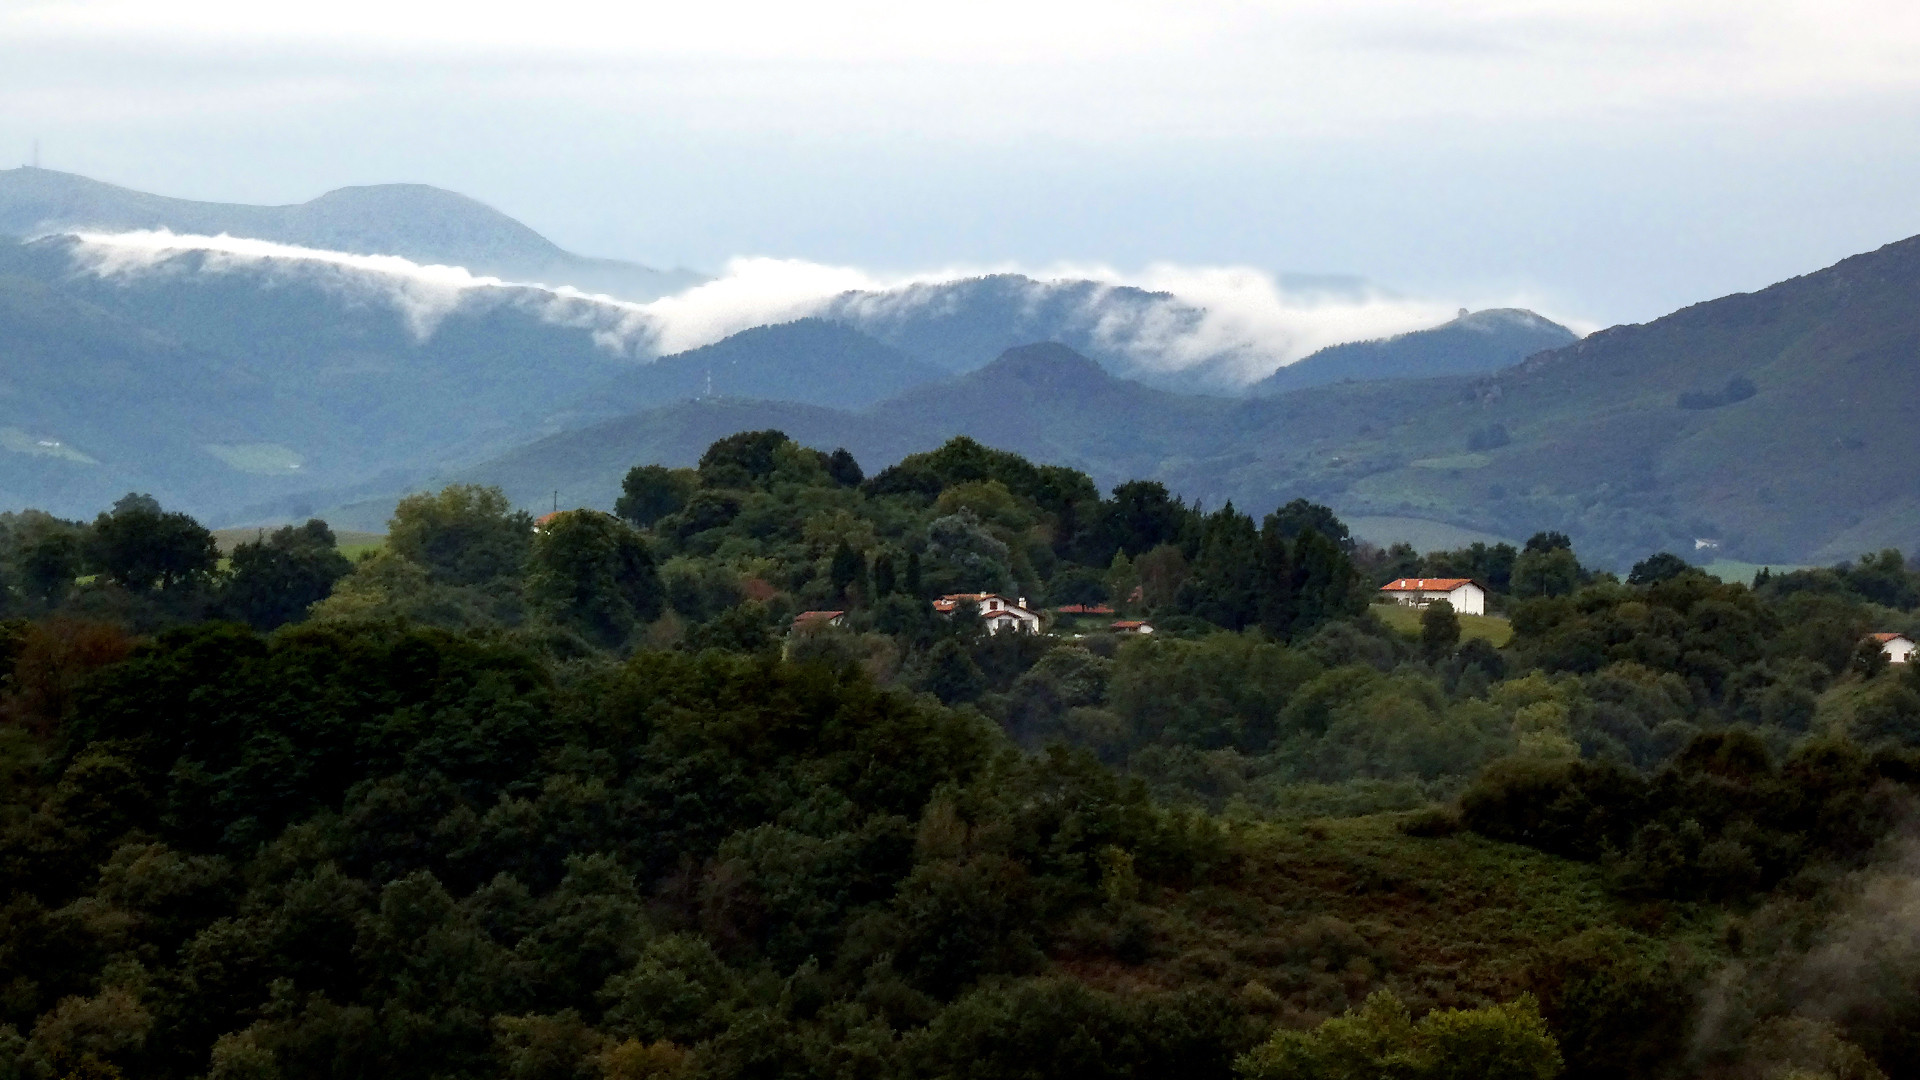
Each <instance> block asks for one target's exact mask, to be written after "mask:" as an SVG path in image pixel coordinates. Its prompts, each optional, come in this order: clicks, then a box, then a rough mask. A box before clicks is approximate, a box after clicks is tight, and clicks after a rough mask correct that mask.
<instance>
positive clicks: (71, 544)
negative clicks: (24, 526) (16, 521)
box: [15, 522, 85, 606]
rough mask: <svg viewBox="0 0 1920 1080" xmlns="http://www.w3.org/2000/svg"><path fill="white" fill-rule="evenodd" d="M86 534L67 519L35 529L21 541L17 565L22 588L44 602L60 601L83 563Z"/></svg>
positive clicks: (16, 570) (30, 595)
mask: <svg viewBox="0 0 1920 1080" xmlns="http://www.w3.org/2000/svg"><path fill="white" fill-rule="evenodd" d="M83 536H84V533H83V532H82V531H81V529H80V527H78V526H73V525H69V524H68V523H66V522H57V523H56V524H55V526H54V527H48V528H41V529H37V530H35V534H34V535H30V536H29V537H28V538H26V539H25V540H24V541H23V542H22V543H21V545H20V551H19V555H18V557H17V562H16V564H15V572H16V574H17V575H18V576H19V581H20V587H21V589H22V590H24V591H25V592H26V594H27V595H28V596H29V597H32V598H33V599H35V600H38V601H40V602H41V603H43V604H47V605H49V606H51V605H54V604H58V603H59V602H60V601H61V600H62V599H63V598H65V596H66V594H67V590H68V589H70V588H72V587H73V579H74V578H75V577H77V576H79V574H80V570H81V567H82V566H83V565H84V558H85V551H84V549H83V547H82V544H81V539H82V537H83Z"/></svg>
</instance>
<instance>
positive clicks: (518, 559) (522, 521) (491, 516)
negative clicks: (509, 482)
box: [387, 484, 533, 585]
mask: <svg viewBox="0 0 1920 1080" xmlns="http://www.w3.org/2000/svg"><path fill="white" fill-rule="evenodd" d="M387 545H388V547H390V548H391V549H392V550H393V551H394V552H395V553H396V554H398V555H400V556H401V557H403V558H406V559H409V560H411V561H412V562H414V563H416V564H418V565H419V566H422V567H424V568H425V569H426V570H427V572H428V573H429V574H430V575H431V576H432V578H433V580H435V581H437V582H441V583H444V584H448V585H485V584H487V583H488V582H491V581H495V580H498V579H500V578H503V577H509V576H516V577H517V576H518V575H519V574H520V573H521V572H522V570H524V568H525V567H526V563H527V554H528V552H530V551H531V550H532V547H533V517H532V515H530V514H528V513H526V512H525V511H523V510H515V509H513V506H512V504H511V503H509V502H508V501H507V497H506V495H505V494H504V493H502V492H501V491H500V489H499V488H489V487H479V486H477V485H472V484H454V485H452V486H449V487H447V488H445V489H443V490H441V491H440V492H439V493H438V494H434V495H429V494H424V493H423V494H418V495H409V496H407V497H406V498H404V499H401V500H400V503H399V505H398V506H396V507H394V511H393V519H392V520H391V521H389V522H388V523H387Z"/></svg>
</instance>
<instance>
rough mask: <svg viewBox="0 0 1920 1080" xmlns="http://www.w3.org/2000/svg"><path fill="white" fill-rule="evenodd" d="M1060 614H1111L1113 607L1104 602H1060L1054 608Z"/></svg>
mask: <svg viewBox="0 0 1920 1080" xmlns="http://www.w3.org/2000/svg"><path fill="white" fill-rule="evenodd" d="M1054 610H1056V611H1058V612H1059V613H1060V614H1062V615H1111V614H1113V609H1112V608H1110V607H1108V606H1107V605H1105V604H1062V605H1061V606H1060V607H1058V608H1055V609H1054Z"/></svg>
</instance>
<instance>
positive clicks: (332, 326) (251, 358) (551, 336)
mask: <svg viewBox="0 0 1920 1080" xmlns="http://www.w3.org/2000/svg"><path fill="white" fill-rule="evenodd" d="M75 246H76V245H75V242H74V241H73V240H71V239H70V238H63V237H50V238H47V239H44V240H40V241H36V242H34V243H31V244H24V245H21V244H0V382H4V386H5V393H4V394H0V432H5V431H13V432H15V433H16V434H14V435H3V434H0V498H4V499H5V504H6V505H8V506H10V507H20V506H36V507H40V508H43V509H47V510H50V511H53V512H55V513H60V514H70V515H71V514H84V515H91V514H92V513H93V512H94V511H96V510H98V509H99V508H100V507H101V506H103V505H105V504H106V503H109V502H111V501H112V499H113V498H115V497H117V496H119V495H122V494H125V493H126V492H127V491H128V490H144V491H151V492H152V493H153V494H155V495H156V496H159V497H160V498H162V499H163V500H165V501H167V502H168V503H170V504H173V505H179V506H181V507H182V508H184V509H189V510H191V511H192V512H193V513H195V514H197V515H201V516H203V517H204V518H205V519H207V520H208V521H210V522H211V523H214V524H220V523H223V522H226V521H229V520H232V519H233V516H234V515H235V514H237V513H239V512H240V511H241V510H242V508H257V507H259V506H261V505H262V504H263V502H264V503H269V504H270V503H272V502H273V500H274V499H277V498H281V497H283V496H284V498H285V501H284V503H282V504H280V505H281V509H280V510H279V511H278V513H280V514H281V515H284V516H297V515H298V514H299V513H301V510H300V507H301V506H303V505H308V500H307V499H306V498H305V496H304V494H303V493H305V492H308V491H310V490H312V489H316V488H333V487H352V486H354V485H359V484H364V483H366V482H369V481H371V480H372V479H373V478H376V477H379V476H382V475H387V476H389V478H390V479H389V483H391V482H392V478H393V477H399V476H420V475H425V474H427V473H430V472H432V471H434V470H436V469H439V468H446V467H453V466H457V465H459V464H462V463H467V462H472V461H478V460H484V459H486V458H489V457H492V456H494V455H496V454H499V453H501V452H503V451H505V450H507V449H508V448H510V447H513V446H516V445H520V444H523V443H525V442H528V441H530V440H531V439H534V438H538V437H539V436H541V435H543V434H546V433H547V432H550V431H554V430H560V429H561V428H562V427H565V426H571V425H572V424H573V423H574V422H575V421H573V420H572V419H571V417H570V415H569V414H568V412H567V408H568V407H569V405H570V403H572V402H574V401H576V400H577V399H578V398H580V397H581V396H582V395H583V394H585V393H587V392H588V391H589V390H591V389H592V388H593V387H595V386H598V385H601V384H603V383H604V382H605V381H606V380H608V379H609V378H610V377H612V376H613V375H614V374H615V373H616V372H618V371H619V370H621V369H622V368H623V367H625V366H628V365H630V364H632V363H633V362H634V361H633V360H632V359H631V358H630V357H627V356H624V355H622V354H621V353H618V352H615V351H610V350H608V349H606V348H604V347H602V345H601V344H600V343H599V342H597V341H596V340H595V338H594V334H593V328H592V327H591V326H580V325H561V324H557V323H555V322H554V321H552V320H551V319H550V318H549V317H548V314H547V309H546V306H545V305H546V304H547V301H548V294H545V293H534V292H531V291H527V290H483V291H476V292H474V293H472V294H471V295H466V296H460V297H455V298H452V299H449V300H447V301H446V304H447V306H446V307H445V308H444V309H441V310H437V311H434V312H431V313H428V314H431V315H432V316H433V318H434V320H435V321H434V322H433V324H432V326H431V330H432V332H431V333H426V334H423V333H421V332H420V330H421V325H420V320H421V319H422V318H424V317H426V315H425V314H423V312H422V311H421V310H420V309H418V308H409V307H408V306H407V305H406V304H403V303H396V302H393V301H392V298H391V297H388V296H385V295H383V294H380V293H379V292H378V291H377V290H376V289H374V288H373V287H372V286H370V285H368V283H367V282H365V281H362V280H357V279H352V278H345V277H342V276H340V275H337V274H334V273H331V272H329V271H328V270H326V268H315V267H311V266H271V267H265V268H258V269H255V270H250V271H245V272H242V271H235V270H223V271H220V272H212V271H209V270H208V269H207V267H206V265H205V264H204V261H203V260H201V259H200V258H199V257H198V256H189V257H185V258H182V259H176V260H171V261H169V262H168V263H167V264H166V265H165V266H164V267H162V268H160V269H159V270H158V271H156V272H148V273H139V274H130V275H117V276H100V275H96V274H92V273H86V272H76V269H75V265H76V264H75V262H74V258H73V256H74V252H75ZM29 436H31V437H30V438H29ZM43 443H44V444H58V446H57V447H56V446H54V445H42V444H43ZM53 449H63V450H65V451H67V453H65V454H52V453H49V452H47V451H50V450H53Z"/></svg>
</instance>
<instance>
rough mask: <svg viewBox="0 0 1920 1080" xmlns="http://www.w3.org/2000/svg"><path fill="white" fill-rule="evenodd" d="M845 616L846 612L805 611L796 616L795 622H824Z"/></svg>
mask: <svg viewBox="0 0 1920 1080" xmlns="http://www.w3.org/2000/svg"><path fill="white" fill-rule="evenodd" d="M845 614H846V612H844V611H803V612H801V613H800V614H798V615H795V616H794V617H793V621H794V622H797V623H803V622H820V621H822V620H827V621H831V620H833V619H837V618H839V617H840V616H842V615H845Z"/></svg>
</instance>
